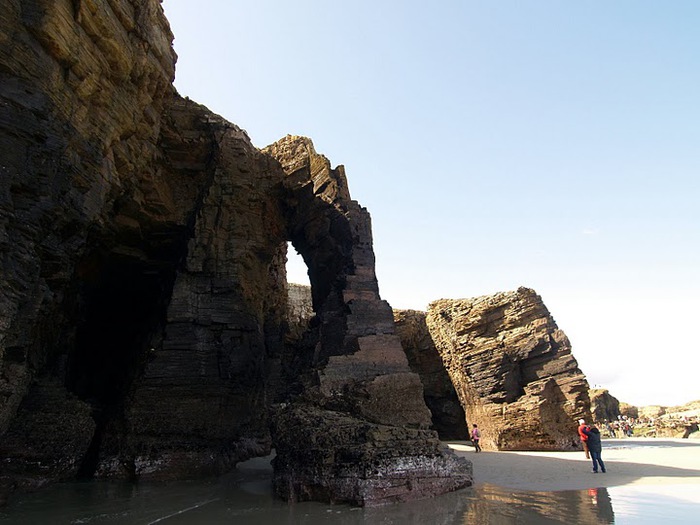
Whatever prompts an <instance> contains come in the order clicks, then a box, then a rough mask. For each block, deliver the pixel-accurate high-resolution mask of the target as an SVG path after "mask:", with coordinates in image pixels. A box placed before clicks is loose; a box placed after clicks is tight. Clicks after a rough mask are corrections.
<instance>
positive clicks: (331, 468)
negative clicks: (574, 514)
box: [263, 137, 471, 505]
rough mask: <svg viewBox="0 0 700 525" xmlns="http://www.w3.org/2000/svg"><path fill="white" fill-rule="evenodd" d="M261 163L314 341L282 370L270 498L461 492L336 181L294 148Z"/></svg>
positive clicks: (305, 148) (461, 480)
mask: <svg viewBox="0 0 700 525" xmlns="http://www.w3.org/2000/svg"><path fill="white" fill-rule="evenodd" d="M263 151H264V152H266V153H268V154H269V155H271V156H272V157H274V158H275V159H277V160H278V161H279V162H280V164H281V165H282V166H283V168H284V170H285V172H286V174H287V178H286V179H285V187H286V188H287V189H288V192H289V195H291V197H290V200H291V201H292V202H293V205H292V206H290V207H289V211H290V214H291V216H290V217H289V218H288V223H289V224H290V225H291V228H290V238H291V241H292V243H293V244H294V246H295V248H296V249H297V250H298V251H299V252H300V253H301V254H302V256H303V258H304V260H305V261H306V263H307V265H308V267H309V280H310V282H311V289H312V302H313V309H314V312H315V314H316V315H315V318H314V322H313V323H312V330H313V332H314V333H315V334H316V337H315V338H311V337H308V338H306V346H305V347H302V348H300V349H299V354H300V355H299V356H298V357H297V360H296V363H297V365H296V366H290V367H289V368H290V369H291V370H297V369H298V370H299V373H298V374H295V375H298V377H300V378H302V379H301V383H302V385H301V387H300V388H299V392H300V395H299V396H298V397H297V398H295V399H293V400H292V401H291V403H289V404H283V405H281V406H279V408H278V411H277V414H276V418H275V421H274V429H273V438H274V442H275V447H276V451H277V456H276V458H275V460H274V478H273V483H274V487H275V491H276V493H277V494H278V495H279V496H281V497H283V498H286V499H294V500H307V499H312V500H318V499H321V500H331V501H345V502H352V503H356V504H360V505H376V504H382V503H387V502H393V501H405V500H409V499H415V498H421V497H425V496H427V495H430V494H438V493H443V492H447V491H450V490H454V489H456V488H459V487H463V486H466V485H469V484H471V470H470V466H469V465H468V464H467V463H466V462H464V461H463V460H462V459H461V458H457V457H456V456H455V455H453V454H452V453H451V452H449V451H448V450H447V449H446V448H444V447H443V446H442V445H441V444H440V442H439V441H438V439H437V436H436V434H435V433H434V432H432V431H430V430H429V428H428V427H429V425H430V413H429V411H428V409H427V407H426V406H425V403H424V401H423V398H422V393H423V391H422V385H421V383H420V379H419V377H418V375H417V374H415V373H413V372H411V370H410V368H409V366H408V361H407V360H406V356H405V354H404V351H403V348H402V347H401V343H400V340H399V338H398V336H397V335H396V334H395V331H394V322H393V316H392V310H391V307H390V306H389V304H388V303H386V302H385V301H383V300H381V298H380V296H379V291H378V284H377V278H376V275H375V271H374V252H373V248H372V236H371V223H370V217H369V214H368V213H367V211H366V210H365V209H364V208H362V207H361V206H359V204H358V203H357V202H356V201H353V200H351V199H350V194H349V191H348V188H347V181H346V179H345V173H344V169H343V168H342V166H341V167H338V168H335V169H332V168H331V165H330V163H329V161H328V160H327V159H326V158H325V157H323V156H322V155H318V154H317V153H316V152H315V150H314V149H313V146H312V144H311V143H310V142H309V141H308V140H300V139H298V138H295V137H287V138H286V139H283V140H281V141H279V142H277V143H275V144H274V145H272V146H270V147H268V148H266V149H265V150H263ZM309 195H313V196H314V197H315V198H313V199H311V198H309ZM300 436H304V437H303V440H302V439H300Z"/></svg>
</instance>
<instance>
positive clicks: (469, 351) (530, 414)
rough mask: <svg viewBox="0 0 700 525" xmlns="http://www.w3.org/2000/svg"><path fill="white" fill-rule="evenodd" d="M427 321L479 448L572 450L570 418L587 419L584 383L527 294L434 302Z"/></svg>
mask: <svg viewBox="0 0 700 525" xmlns="http://www.w3.org/2000/svg"><path fill="white" fill-rule="evenodd" d="M427 324H428V328H429V330H430V334H431V336H432V338H433V341H434V342H435V346H436V347H437V349H438V351H439V352H440V355H441V356H442V360H443V362H444V364H445V367H446V369H447V372H448V373H449V375H450V377H451V378H452V383H453V384H454V386H455V389H456V391H457V394H458V396H459V399H460V401H461V403H462V406H463V407H464V411H465V413H466V417H467V420H468V421H469V422H470V423H472V422H473V423H477V424H478V425H479V428H480V429H481V433H482V441H481V443H482V446H483V447H484V448H490V449H492V450H493V449H498V450H566V449H572V448H576V447H577V441H576V433H575V427H576V420H577V419H578V418H579V417H584V418H586V419H587V420H590V401H589V398H588V383H587V381H586V378H585V377H584V375H583V374H582V373H581V371H580V370H579V369H578V365H577V363H576V360H575V359H574V357H573V355H572V354H571V345H570V343H569V340H568V338H567V337H566V335H565V334H564V332H562V331H561V330H559V328H558V327H557V325H556V323H555V322H554V319H552V317H551V315H550V314H549V312H548V311H547V308H546V307H545V306H544V303H543V302H542V299H541V298H540V297H539V296H538V295H537V294H536V293H535V292H534V291H533V290H530V289H527V288H519V289H518V290H517V291H515V292H507V293H498V294H495V295H492V296H483V297H477V298H475V299H462V300H446V299H442V300H439V301H435V302H433V303H431V304H430V305H429V308H428V313H427Z"/></svg>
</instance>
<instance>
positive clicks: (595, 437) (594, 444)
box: [582, 426, 605, 474]
mask: <svg viewBox="0 0 700 525" xmlns="http://www.w3.org/2000/svg"><path fill="white" fill-rule="evenodd" d="M582 431H583V433H584V434H586V437H587V438H588V439H587V440H586V442H587V443H588V452H589V453H590V455H591V461H592V462H593V473H594V474H596V473H597V472H598V466H599V465H600V471H601V472H603V473H605V463H603V459H602V458H601V457H600V454H601V452H602V450H603V445H602V443H601V442H600V430H598V428H596V427H595V426H592V427H590V428H589V427H586V428H584V429H583V430H582Z"/></svg>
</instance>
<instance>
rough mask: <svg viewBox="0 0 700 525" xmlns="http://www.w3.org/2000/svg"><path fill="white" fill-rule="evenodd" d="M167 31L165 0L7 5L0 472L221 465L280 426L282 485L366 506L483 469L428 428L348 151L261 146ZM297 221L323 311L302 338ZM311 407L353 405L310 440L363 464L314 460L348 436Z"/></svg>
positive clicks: (38, 474)
mask: <svg viewBox="0 0 700 525" xmlns="http://www.w3.org/2000/svg"><path fill="white" fill-rule="evenodd" d="M172 39H173V36H172V34H171V32H170V29H169V26H168V23H167V20H166V19H165V17H164V14H163V10H162V7H161V5H160V2H158V1H157V0H146V1H141V0H139V1H136V0H109V1H107V2H101V3H100V2H98V3H95V2H68V1H58V2H56V1H49V0H13V1H11V2H9V3H8V4H7V5H5V6H3V13H2V16H0V44H2V45H0V170H1V175H2V176H1V177H0V251H1V253H2V258H0V454H1V455H2V457H3V462H2V464H1V465H0V493H3V494H7V493H9V492H11V491H13V490H18V489H19V490H22V489H27V488H36V487H38V486H41V485H42V484H45V483H47V482H50V481H55V480H60V479H74V478H76V477H85V478H92V477H98V478H117V479H173V478H182V477H191V476H195V475H207V474H216V473H220V472H225V471H227V470H229V469H231V468H232V467H234V466H235V464H236V463H237V462H239V461H241V460H243V459H247V458H249V457H252V456H256V455H262V454H267V453H268V452H269V451H270V449H271V447H272V446H273V445H275V446H276V447H277V449H278V457H279V458H280V460H279V461H280V466H278V467H277V469H276V476H277V478H278V479H284V480H285V482H284V483H281V482H280V483H278V484H277V486H278V487H280V488H279V489H278V493H279V494H280V495H282V496H283V497H288V498H298V499H304V498H307V497H311V498H313V499H324V500H338V501H351V502H353V503H358V504H371V503H372V502H373V501H380V500H382V499H384V500H401V499H411V498H413V497H422V496H425V495H431V494H435V493H439V492H441V491H445V490H451V489H453V488H456V487H458V486H464V485H466V484H468V483H470V481H471V477H470V472H469V466H468V465H467V464H466V463H464V462H462V461H458V460H456V459H455V458H454V457H453V456H451V455H450V454H448V453H445V452H443V451H442V450H439V451H438V449H439V446H438V444H437V441H436V437H435V435H434V433H433V432H431V431H430V430H428V428H427V427H428V425H429V415H428V411H427V408H426V407H425V403H424V402H423V399H422V387H421V385H420V381H419V380H418V376H417V375H415V374H413V373H412V372H411V371H410V369H409V368H408V365H407V362H406V358H405V356H404V354H403V351H402V349H401V345H400V343H399V342H398V339H397V338H396V336H395V335H394V333H393V319H392V315H391V309H390V307H389V306H388V305H387V304H386V303H385V302H383V301H381V299H380V298H379V296H378V294H377V282H376V277H375V275H374V255H373V251H372V242H371V224H370V220H369V214H368V213H367V211H366V210H364V209H363V208H362V207H361V206H359V204H357V203H356V202H354V201H352V200H350V198H349V191H348V189H347V182H346V180H345V177H344V174H343V170H342V167H341V168H336V169H330V165H329V163H328V162H327V160H325V159H324V158H323V157H322V156H320V155H317V154H316V153H315V152H314V151H313V145H312V144H311V141H310V140H308V139H304V138H300V137H287V138H285V139H283V140H282V141H280V142H279V143H277V144H276V145H273V146H272V147H270V148H269V149H268V150H267V151H266V152H262V151H260V150H258V149H257V148H255V147H254V146H253V145H252V144H251V142H250V140H249V138H248V137H247V135H246V133H245V132H244V131H243V130H241V129H240V128H239V127H237V126H236V125H234V124H231V123H229V122H227V121H226V120H224V119H223V118H221V117H219V116H217V115H215V114H213V113H211V112H210V111H209V110H207V108H205V107H203V106H200V105H198V104H196V103H194V102H192V101H190V100H188V99H184V98H182V97H180V96H179V95H178V94H177V93H176V92H175V90H174V89H173V87H172V80H173V77H174V70H175V69H174V68H175V59H176V57H175V53H174V52H173V50H172V45H171V44H172ZM288 241H291V242H292V243H293V244H294V246H295V247H296V249H297V250H298V251H299V252H300V253H301V254H302V255H303V257H304V259H305V260H306V263H307V265H308V267H309V274H310V279H311V283H312V285H313V291H312V295H313V309H314V311H315V317H314V320H313V321H312V323H311V330H310V331H309V333H308V334H306V335H303V336H301V338H300V339H299V343H298V344H297V345H296V346H294V347H293V348H292V347H290V345H289V344H288V343H289V338H288V337H287V335H288V322H287V284H286V276H285V267H284V263H285V255H286V249H287V242H288ZM275 360H276V362H277V363H280V367H279V368H281V369H284V371H285V372H284V373H278V374H277V375H276V376H275V374H273V373H272V370H271V365H270V363H272V362H274V361H275ZM287 365H288V366H287ZM278 371H279V370H278ZM272 378H275V387H274V391H272V390H271V386H270V381H271V379H272ZM309 411H310V412H311V413H313V414H315V415H316V416H318V415H319V414H320V415H321V416H322V417H321V419H322V420H324V421H326V420H327V421H328V422H331V421H335V420H336V418H338V417H341V416H342V418H344V420H347V421H353V425H354V428H355V429H356V430H357V432H354V433H350V434H349V435H342V436H340V435H337V434H336V436H335V439H328V440H327V441H325V442H323V441H319V443H324V444H323V445H322V446H321V449H323V451H324V455H323V458H325V459H328V458H346V459H347V458H348V457H353V458H355V459H354V460H353V461H355V463H353V465H354V467H353V468H356V469H358V470H357V472H362V475H363V476H364V477H362V478H361V479H362V480H363V481H362V482H360V481H358V482H357V484H356V485H354V486H353V487H350V488H348V487H349V486H350V484H351V483H350V481H348V478H347V476H345V475H344V474H343V472H345V470H343V468H345V467H344V466H345V465H347V462H346V460H342V461H341V460H340V459H339V460H338V461H340V463H338V464H329V463H327V462H326V463H323V467H324V468H325V469H326V470H322V471H321V470H319V471H317V473H321V476H320V477H319V478H315V479H314V480H310V479H309V477H308V476H307V473H308V471H305V470H304V469H306V468H307V467H308V466H307V465H306V464H305V463H304V457H303V455H299V454H302V453H303V448H304V445H305V444H306V443H307V442H308V438H309V436H310V435H316V436H317V437H318V439H319V440H321V439H322V438H324V439H325V437H326V436H332V435H333V434H332V433H327V434H326V435H324V436H322V435H320V434H318V432H320V430H319V429H321V428H324V424H325V425H326V427H332V425H331V424H330V423H322V422H321V423H319V424H318V425H316V426H315V427H314V428H312V429H307V428H306V427H305V425H306V424H309V423H312V422H313V423H314V424H315V423H316V422H317V420H316V419H313V421H312V420H311V419H309V418H308V417H307V414H309ZM272 414H275V415H276V416H277V421H279V422H278V423H277V424H276V425H274V427H275V428H276V430H275V435H274V436H272V435H271V433H270V427H271V425H272V423H273V422H274V419H275V418H273V416H272ZM294 421H296V423H294ZM351 427H352V425H351V426H350V427H348V426H347V425H346V426H345V427H344V428H346V429H348V428H351ZM359 429H366V430H367V432H365V431H364V430H363V431H360V430H359ZM369 430H371V432H369ZM368 432H369V433H368ZM370 434H372V436H375V437H370ZM388 435H391V436H392V437H391V439H389V438H387V437H386V436H388ZM376 436H380V437H376ZM273 439H276V441H275V442H273ZM348 440H350V441H348ZM360 450H361V451H362V454H364V455H362V454H361V455H359V456H358V455H357V454H356V453H357V452H358V451H360ZM345 451H350V452H348V453H351V455H350V456H348V455H347V454H346V452H345ZM352 454H355V455H352ZM319 461H321V460H319ZM324 461H325V460H324ZM341 464H342V466H343V467H342V468H341V466H340V465H341ZM319 465H321V463H319ZM401 465H414V466H417V465H422V467H421V468H422V470H421V469H417V470H413V469H402V468H401ZM430 465H433V470H431V467H430ZM380 466H381V469H383V470H377V469H376V468H375V467H380ZM388 472H391V476H389V477H388V478H386V479H391V480H393V481H394V486H395V489H394V490H393V492H392V491H390V492H391V495H389V493H388V492H386V487H384V486H382V484H381V483H380V482H379V478H380V477H381V480H384V479H385V477H384V476H385V473H388ZM340 478H342V479H343V482H342V483H339V482H337V479H340ZM351 478H352V476H351ZM358 479H360V478H359V477H358ZM312 486H313V487H314V489H313V490H311V489H310V488H309V487H312ZM284 487H287V488H284ZM341 487H342V489H341Z"/></svg>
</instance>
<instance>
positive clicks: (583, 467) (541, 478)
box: [447, 438, 700, 491]
mask: <svg viewBox="0 0 700 525" xmlns="http://www.w3.org/2000/svg"><path fill="white" fill-rule="evenodd" d="M447 444H448V445H449V446H450V448H452V449H453V450H454V451H455V452H456V453H457V454H458V455H460V456H463V457H465V458H467V459H469V460H471V461H472V463H473V465H474V484H475V486H477V487H479V486H482V485H489V484H490V485H496V486H499V487H503V488H508V489H513V490H523V491H552V490H583V489H588V488H590V487H616V486H620V485H677V484H696V485H698V489H699V490H700V440H688V439H663V438H658V439H654V438H627V439H607V440H603V452H602V458H603V462H604V463H605V467H606V470H607V473H605V474H603V473H600V472H599V473H598V474H594V473H592V472H591V467H592V465H591V461H590V460H589V459H586V457H585V455H584V453H583V451H574V452H491V451H484V452H480V453H478V454H477V453H475V452H474V448H473V447H472V446H471V444H470V443H469V442H449V443H447Z"/></svg>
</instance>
